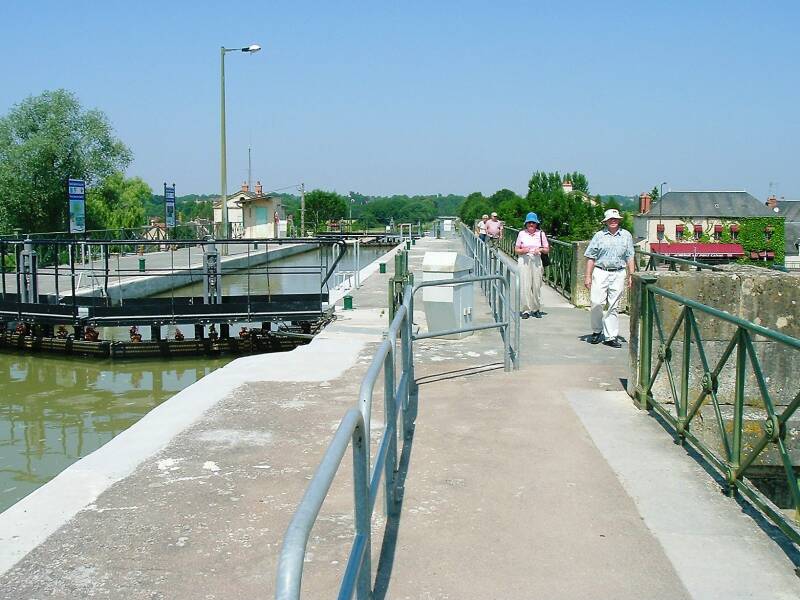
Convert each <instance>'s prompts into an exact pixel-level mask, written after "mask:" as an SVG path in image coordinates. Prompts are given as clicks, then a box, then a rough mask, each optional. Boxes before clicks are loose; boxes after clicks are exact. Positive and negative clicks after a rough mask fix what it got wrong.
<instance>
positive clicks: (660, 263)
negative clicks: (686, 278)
mask: <svg viewBox="0 0 800 600" xmlns="http://www.w3.org/2000/svg"><path fill="white" fill-rule="evenodd" d="M635 254H636V260H635V262H636V269H637V270H639V271H661V270H664V267H666V270H667V271H679V270H680V268H681V267H683V268H684V270H688V269H694V270H696V271H702V270H703V269H707V270H709V271H722V270H723V269H721V268H720V267H719V266H717V265H710V264H708V263H702V262H699V261H696V260H689V259H686V258H674V257H672V256H667V255H666V254H659V253H658V252H645V251H644V250H636V253H635Z"/></svg>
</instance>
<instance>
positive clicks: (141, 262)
mask: <svg viewBox="0 0 800 600" xmlns="http://www.w3.org/2000/svg"><path fill="white" fill-rule="evenodd" d="M144 260H145V259H144V256H140V257H139V272H140V273H144Z"/></svg>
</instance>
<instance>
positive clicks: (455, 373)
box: [416, 363, 503, 385]
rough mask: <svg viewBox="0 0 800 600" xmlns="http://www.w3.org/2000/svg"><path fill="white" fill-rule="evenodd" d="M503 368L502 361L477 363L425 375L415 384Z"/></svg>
mask: <svg viewBox="0 0 800 600" xmlns="http://www.w3.org/2000/svg"><path fill="white" fill-rule="evenodd" d="M502 368H503V363H490V364H488V365H479V366H475V367H467V368H465V369H456V370H455V371H445V372H444V373H436V374H434V375H425V376H424V377H420V378H419V379H417V380H416V383H417V385H425V384H426V383H435V382H437V381H444V380H446V379H456V378H457V377H467V376H469V375H478V374H479V373H486V372H487V371H496V370H498V369H502Z"/></svg>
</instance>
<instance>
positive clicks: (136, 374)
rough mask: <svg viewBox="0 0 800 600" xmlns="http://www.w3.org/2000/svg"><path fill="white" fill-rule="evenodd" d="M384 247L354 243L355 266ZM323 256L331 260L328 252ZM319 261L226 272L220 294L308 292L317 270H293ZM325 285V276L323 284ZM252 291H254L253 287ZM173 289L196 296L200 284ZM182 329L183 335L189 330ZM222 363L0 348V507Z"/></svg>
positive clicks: (346, 264)
mask: <svg viewBox="0 0 800 600" xmlns="http://www.w3.org/2000/svg"><path fill="white" fill-rule="evenodd" d="M386 251H387V249H386V248H374V247H372V248H362V249H361V267H362V268H363V267H364V266H366V265H367V264H369V263H370V262H372V261H374V260H375V259H377V258H378V257H379V256H381V255H382V254H384V253H385V252H386ZM324 260H325V257H323V264H324ZM328 260H329V261H330V262H332V261H331V260H330V257H328ZM319 264H320V257H319V255H318V251H314V252H307V253H304V254H301V255H297V256H294V257H289V258H286V259H281V260H278V261H275V262H274V263H270V271H271V272H270V274H269V281H267V278H266V275H250V276H248V274H247V273H244V272H242V273H236V274H231V275H226V276H225V277H224V279H223V286H224V288H225V293H246V289H247V286H248V285H249V286H250V289H251V291H252V293H262V294H263V293H265V291H266V289H269V290H270V291H271V292H272V293H288V292H315V291H319V281H320V280H319V275H318V274H317V275H314V276H313V277H312V276H311V275H307V274H306V275H303V274H302V273H299V272H298V271H302V267H303V266H304V265H317V266H318V265H319ZM353 265H354V257H353V256H352V253H351V252H348V253H347V254H345V256H344V257H343V258H342V261H341V263H340V269H342V270H352V269H353V268H354V267H353ZM298 267H300V268H298ZM258 269H259V270H263V266H262V267H259V268H258ZM281 271H283V272H281ZM333 283H334V281H333V278H331V288H332V287H333ZM267 286H268V287H267ZM259 289H260V290H262V291H254V290H259ZM174 293H175V295H181V296H189V295H201V294H202V285H201V284H196V285H195V286H187V287H185V288H181V289H178V290H176V291H175V292H174ZM143 329H144V328H143ZM185 329H187V330H190V329H191V328H190V327H187V328H185ZM106 333H108V334H109V335H106ZM142 333H145V334H147V333H149V332H146V331H143V332H142ZM185 333H186V334H187V337H189V336H190V335H191V331H185ZM118 335H125V336H127V329H125V328H114V331H113V332H112V331H110V330H109V331H108V332H106V331H105V330H104V333H103V338H104V339H109V338H113V337H117V336H118ZM230 360H232V358H217V359H210V358H208V357H194V358H180V359H168V360H164V359H162V358H158V359H142V360H135V361H134V360H130V361H119V360H115V361H111V360H109V359H106V360H102V359H100V360H98V359H94V358H60V357H57V356H54V355H46V354H40V355H35V356H31V355H24V354H15V353H0V512H2V511H4V510H5V509H6V508H8V507H9V506H11V505H12V504H14V503H15V502H17V501H18V500H20V499H21V498H24V497H25V496H26V495H28V494H30V493H31V492H32V491H34V490H35V489H36V488H38V487H39V486H41V485H43V484H44V483H46V482H48V481H49V480H50V479H52V478H53V477H55V476H56V475H58V473H60V472H61V471H63V470H64V469H65V468H67V467H68V466H69V465H71V464H72V463H74V462H75V461H77V460H78V459H80V458H82V457H84V456H86V455H87V454H90V453H91V452H93V451H94V450H96V449H97V448H99V447H100V446H102V445H103V444H105V443H106V442H108V441H109V440H111V439H112V438H113V437H114V436H115V435H117V434H119V433H120V432H122V431H124V430H125V429H127V428H128V427H130V426H131V425H133V424H134V423H135V422H136V421H138V420H139V419H140V418H142V417H143V416H144V415H145V414H147V413H148V412H149V411H150V410H152V409H153V408H155V407H156V406H158V405H159V404H160V403H161V402H163V401H164V400H166V399H168V398H170V397H171V396H172V395H174V394H175V393H177V392H179V391H180V390H182V389H184V388H185V387H187V386H189V385H191V384H193V383H194V382H195V381H197V380H199V379H200V378H202V377H204V376H205V375H207V374H209V373H211V372H212V371H213V370H215V369H218V368H220V367H222V366H223V365H225V364H226V363H227V362H229V361H230Z"/></svg>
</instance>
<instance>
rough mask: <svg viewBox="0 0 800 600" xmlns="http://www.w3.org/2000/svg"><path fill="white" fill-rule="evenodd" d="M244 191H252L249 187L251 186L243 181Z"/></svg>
mask: <svg viewBox="0 0 800 600" xmlns="http://www.w3.org/2000/svg"><path fill="white" fill-rule="evenodd" d="M242 191H243V192H249V191H250V186H249V185H247V182H246V181H243V182H242Z"/></svg>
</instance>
